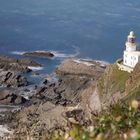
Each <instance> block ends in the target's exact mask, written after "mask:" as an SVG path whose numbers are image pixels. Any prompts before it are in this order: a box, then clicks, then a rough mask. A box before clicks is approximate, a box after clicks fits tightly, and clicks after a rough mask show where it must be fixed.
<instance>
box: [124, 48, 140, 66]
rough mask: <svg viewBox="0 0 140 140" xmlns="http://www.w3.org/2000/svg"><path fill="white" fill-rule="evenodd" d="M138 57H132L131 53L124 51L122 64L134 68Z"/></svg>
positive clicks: (139, 57)
mask: <svg viewBox="0 0 140 140" xmlns="http://www.w3.org/2000/svg"><path fill="white" fill-rule="evenodd" d="M139 59H140V56H137V55H134V54H133V53H132V52H127V51H124V55H123V64H124V65H126V66H129V67H132V68H134V67H135V65H136V64H137V63H138V61H139Z"/></svg>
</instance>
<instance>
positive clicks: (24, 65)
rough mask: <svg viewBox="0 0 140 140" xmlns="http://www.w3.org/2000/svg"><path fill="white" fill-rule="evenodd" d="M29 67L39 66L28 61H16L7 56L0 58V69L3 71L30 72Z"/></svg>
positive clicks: (24, 59)
mask: <svg viewBox="0 0 140 140" xmlns="http://www.w3.org/2000/svg"><path fill="white" fill-rule="evenodd" d="M29 66H33V67H37V66H41V65H40V64H38V63H37V62H35V61H33V60H31V59H28V58H23V59H16V58H13V57H9V56H0V69H2V70H4V71H15V72H22V73H23V72H26V73H27V72H30V71H31V69H29V68H28V67H29Z"/></svg>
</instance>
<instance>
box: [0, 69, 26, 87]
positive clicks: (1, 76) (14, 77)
mask: <svg viewBox="0 0 140 140" xmlns="http://www.w3.org/2000/svg"><path fill="white" fill-rule="evenodd" d="M0 85H3V86H7V87H21V86H27V85H28V81H27V79H26V78H25V77H23V76H21V75H18V74H16V73H14V72H10V71H1V72H0Z"/></svg>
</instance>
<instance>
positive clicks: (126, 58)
mask: <svg viewBox="0 0 140 140" xmlns="http://www.w3.org/2000/svg"><path fill="white" fill-rule="evenodd" d="M125 47H126V48H125V50H124V52H123V59H119V60H117V65H118V67H119V69H120V70H123V71H127V72H132V71H133V69H134V68H135V66H136V64H137V63H138V62H139V61H140V49H139V47H138V43H137V40H136V36H135V33H134V32H133V31H131V32H130V33H129V35H128V36H127V40H126V43H125Z"/></svg>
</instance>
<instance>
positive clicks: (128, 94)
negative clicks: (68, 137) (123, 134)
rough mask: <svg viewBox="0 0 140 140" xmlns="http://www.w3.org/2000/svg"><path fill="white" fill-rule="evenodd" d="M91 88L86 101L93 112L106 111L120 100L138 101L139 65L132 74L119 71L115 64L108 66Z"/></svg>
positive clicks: (139, 89)
mask: <svg viewBox="0 0 140 140" xmlns="http://www.w3.org/2000/svg"><path fill="white" fill-rule="evenodd" d="M93 87H94V88H93V90H92V91H91V92H90V96H89V100H88V105H89V108H90V109H91V111H93V112H95V111H97V112H99V111H101V110H102V109H106V108H108V106H110V105H112V104H115V103H117V102H118V101H120V100H122V101H130V100H131V99H137V100H139V99H140V63H138V64H137V65H136V67H135V69H134V71H133V72H132V73H128V72H125V71H121V70H119V69H118V67H117V65H116V64H112V65H109V66H108V67H107V68H106V70H105V72H104V73H103V74H102V75H101V77H100V78H99V79H98V80H97V82H96V84H95V85H94V86H93ZM97 101H98V102H97Z"/></svg>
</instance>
